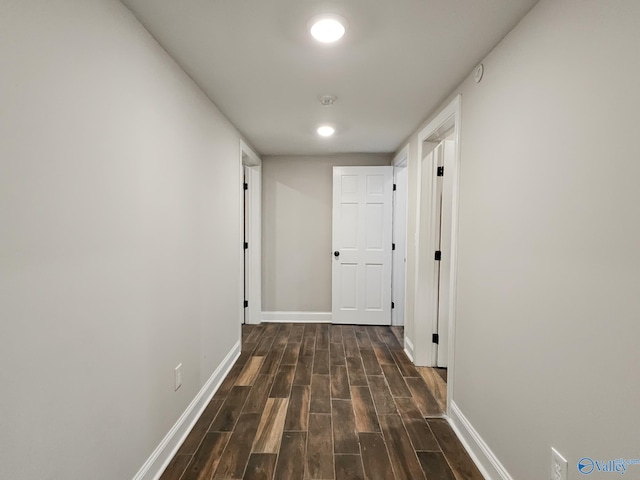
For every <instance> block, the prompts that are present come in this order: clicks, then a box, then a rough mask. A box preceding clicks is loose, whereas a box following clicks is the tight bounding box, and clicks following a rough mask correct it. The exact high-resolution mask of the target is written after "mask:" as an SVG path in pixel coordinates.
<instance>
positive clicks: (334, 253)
mask: <svg viewBox="0 0 640 480" xmlns="http://www.w3.org/2000/svg"><path fill="white" fill-rule="evenodd" d="M333 256H334V257H336V258H337V257H339V256H340V252H339V251H338V250H336V251H335V252H333Z"/></svg>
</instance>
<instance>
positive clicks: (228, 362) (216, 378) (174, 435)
mask: <svg viewBox="0 0 640 480" xmlns="http://www.w3.org/2000/svg"><path fill="white" fill-rule="evenodd" d="M239 356H240V341H238V342H236V344H235V345H234V346H233V348H231V350H230V351H229V353H227V356H226V357H224V360H222V362H221V363H220V365H218V368H216V370H215V371H214V372H213V374H212V375H211V377H209V380H207V381H206V382H205V384H204V385H203V386H202V388H201V389H200V391H199V392H198V394H197V395H196V396H195V398H194V399H193V400H192V401H191V403H190V404H189V406H188V407H187V409H186V410H185V411H184V412H183V413H182V415H180V418H179V419H178V421H177V422H176V423H175V424H174V425H173V427H171V430H169V432H168V433H167V434H166V435H165V437H164V438H163V439H162V441H161V442H160V444H159V445H158V446H157V447H156V449H155V450H154V451H153V453H152V454H151V456H150V457H149V458H148V459H147V461H146V462H144V465H142V467H140V470H139V471H138V473H136V475H135V476H134V477H133V480H158V479H159V478H160V475H162V472H164V469H165V468H167V465H169V462H170V461H171V459H172V458H173V456H174V455H175V454H176V452H177V451H178V449H179V448H180V445H182V442H184V440H185V438H187V435H188V434H189V432H190V431H191V429H192V428H193V426H194V425H195V423H196V421H198V419H199V418H200V415H202V412H203V411H204V409H205V408H206V406H207V405H208V404H209V402H210V401H211V399H212V398H213V395H214V394H215V393H216V391H217V390H218V388H220V384H221V383H222V381H223V380H224V378H225V377H226V376H227V374H228V373H229V370H231V367H232V366H233V364H234V363H235V361H236V360H237V359H238V357H239Z"/></svg>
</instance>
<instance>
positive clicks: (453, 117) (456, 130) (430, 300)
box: [414, 95, 462, 414]
mask: <svg viewBox="0 0 640 480" xmlns="http://www.w3.org/2000/svg"><path fill="white" fill-rule="evenodd" d="M461 114H462V95H456V97H455V98H454V99H453V100H452V101H451V102H450V103H449V104H448V105H447V106H446V107H444V108H443V109H442V111H440V113H438V115H436V117H435V118H434V119H433V120H432V121H431V122H429V124H428V125H427V126H426V127H425V128H424V129H422V130H421V131H420V133H419V134H418V174H417V178H418V192H417V201H416V203H417V205H416V238H415V245H419V244H420V242H419V235H420V218H421V212H420V210H421V209H420V203H421V200H420V198H421V195H422V191H421V190H422V182H421V179H422V159H423V155H424V153H423V144H424V142H425V141H429V140H432V139H437V138H438V137H439V136H440V134H442V133H444V131H445V130H449V129H450V125H451V123H453V141H454V142H455V159H454V165H453V168H452V170H453V171H452V172H446V174H447V175H453V182H452V184H453V191H452V192H451V195H452V209H451V245H450V248H451V250H450V252H451V265H450V275H449V292H450V294H449V342H448V345H447V348H448V372H447V377H448V378H447V414H449V410H450V405H451V400H452V399H453V385H454V383H455V382H454V376H455V355H454V349H455V323H456V310H455V307H456V294H457V292H456V272H457V259H458V255H457V245H458V208H459V207H458V205H459V191H460V185H459V181H460V175H459V172H460V138H461V137H460V129H461V128H460V127H461V125H460V123H461ZM426 178H427V185H432V186H433V185H435V180H436V176H435V169H430V170H429V171H428V172H426ZM434 195H435V189H434V188H432V194H431V196H430V197H431V198H430V199H429V204H428V205H429V206H428V211H427V212H425V218H426V219H428V220H427V221H428V222H429V225H430V229H429V231H431V232H432V231H433V230H434V229H433V222H434V221H435V218H436V217H435V204H436V202H435V201H434V198H433V196H434ZM427 241H428V248H427V252H426V253H427V254H432V252H434V251H435V241H436V239H435V238H434V237H433V235H430V237H429V238H428V239H427ZM419 256H420V252H418V251H416V258H415V276H416V278H415V283H414V285H415V288H416V290H415V295H414V298H415V299H417V298H420V297H419V292H418V289H417V286H418V274H419V269H418V265H419ZM430 265H431V266H430V267H429V268H428V271H427V272H425V273H426V278H427V279H428V280H427V281H428V282H429V291H430V295H428V296H427V307H426V311H427V312H428V314H429V315H428V317H429V318H430V319H431V320H428V319H427V318H423V319H420V318H418V317H417V316H415V317H414V340H415V342H414V359H415V363H416V365H426V366H434V365H435V364H436V362H435V360H436V359H435V358H434V357H435V355H434V353H435V349H434V348H432V343H431V334H432V333H433V327H434V324H433V322H434V321H435V315H436V308H437V301H438V300H437V298H436V297H435V288H434V285H433V278H434V275H433V273H434V271H435V264H433V263H432V264H430Z"/></svg>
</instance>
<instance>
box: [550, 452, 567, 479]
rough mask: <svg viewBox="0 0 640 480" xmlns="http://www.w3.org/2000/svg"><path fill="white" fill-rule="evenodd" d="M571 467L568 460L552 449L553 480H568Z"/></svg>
mask: <svg viewBox="0 0 640 480" xmlns="http://www.w3.org/2000/svg"><path fill="white" fill-rule="evenodd" d="M568 474H569V466H568V464H567V460H566V459H565V458H564V457H563V456H562V455H560V452H558V451H557V450H556V449H555V448H553V447H551V480H567V475H568Z"/></svg>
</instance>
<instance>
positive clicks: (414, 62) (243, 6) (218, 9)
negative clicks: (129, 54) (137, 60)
mask: <svg viewBox="0 0 640 480" xmlns="http://www.w3.org/2000/svg"><path fill="white" fill-rule="evenodd" d="M536 1H537V0H342V1H336V0H328V1H325V0H180V1H176V0H122V2H123V3H124V4H125V5H126V6H127V7H129V9H131V11H133V13H134V14H135V15H136V17H137V18H138V19H139V20H140V21H141V22H142V24H143V25H144V26H145V27H146V28H147V29H148V30H149V31H150V32H151V34H152V35H153V36H154V37H155V38H156V39H157V40H158V42H160V44H161V45H162V46H163V47H164V48H165V49H166V50H167V51H168V52H169V54H170V55H171V56H172V57H173V58H174V59H175V60H176V61H177V62H178V63H179V64H180V66H181V67H182V68H183V69H184V70H185V71H186V72H187V73H188V74H189V75H190V76H191V77H192V78H193V79H194V80H195V81H196V83H198V85H199V86H200V87H201V88H202V89H203V90H204V91H205V92H206V94H207V95H208V96H209V97H210V98H211V99H212V100H213V101H214V102H215V104H216V105H217V106H218V107H219V108H220V110H222V112H223V113H224V114H225V115H226V116H227V117H228V118H229V119H230V120H231V122H233V123H234V125H235V126H236V127H237V128H238V129H239V130H240V131H241V132H242V133H243V134H244V135H245V136H246V137H247V139H248V140H249V142H251V143H252V144H253V146H254V147H255V148H256V149H257V150H258V151H259V152H260V153H261V154H266V155H284V154H309V155H311V154H314V155H317V154H326V153H345V152H393V151H395V150H397V149H398V147H400V143H401V142H402V141H403V140H404V139H405V138H406V137H407V136H408V135H409V134H410V133H411V132H412V131H413V130H415V129H416V127H417V126H418V124H419V123H420V121H421V120H423V119H424V118H425V117H426V116H427V115H428V114H429V113H430V112H431V111H432V110H433V109H434V108H436V107H437V106H438V105H439V104H440V103H441V102H442V101H443V100H444V99H445V97H446V96H447V95H448V94H449V93H450V92H451V91H452V90H453V88H455V87H456V86H457V85H458V84H459V83H460V82H461V81H462V80H463V79H464V78H465V77H466V76H467V75H469V73H470V72H471V70H472V69H473V67H474V66H475V65H476V63H478V62H479V61H480V60H481V59H482V58H483V57H484V56H485V55H486V54H487V53H488V52H489V51H490V50H491V49H492V48H493V47H494V46H495V45H496V44H497V43H498V42H499V41H500V40H501V39H502V38H503V37H504V36H505V35H506V34H507V33H508V32H509V31H510V30H511V29H512V28H513V27H514V26H515V25H516V23H517V22H518V21H519V20H520V19H521V18H522V17H523V16H524V15H525V14H526V13H527V12H528V11H529V10H530V9H531V7H532V6H533V5H534V4H535V3H536ZM320 13H337V14H340V15H342V16H343V17H345V18H346V19H347V20H348V22H349V28H348V30H347V33H346V35H345V36H344V37H343V38H342V40H340V41H339V42H338V43H337V44H333V45H323V44H319V43H317V42H315V41H314V40H313V39H312V38H311V37H310V35H309V34H308V31H307V22H308V20H309V19H310V18H311V17H313V16H314V15H317V14H320ZM323 94H332V95H336V96H337V97H338V100H337V102H336V103H335V105H334V106H332V107H323V106H321V105H320V103H319V101H318V97H319V96H320V95H323ZM322 122H330V123H333V124H334V125H335V126H336V129H337V132H336V134H335V135H334V136H333V137H331V138H319V137H318V135H317V134H316V133H315V129H316V127H317V126H318V125H319V124H320V123H322Z"/></svg>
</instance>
